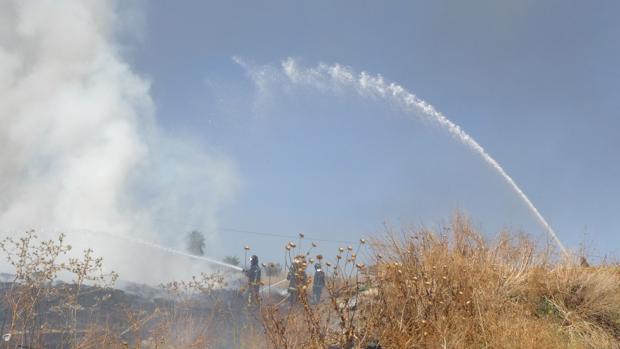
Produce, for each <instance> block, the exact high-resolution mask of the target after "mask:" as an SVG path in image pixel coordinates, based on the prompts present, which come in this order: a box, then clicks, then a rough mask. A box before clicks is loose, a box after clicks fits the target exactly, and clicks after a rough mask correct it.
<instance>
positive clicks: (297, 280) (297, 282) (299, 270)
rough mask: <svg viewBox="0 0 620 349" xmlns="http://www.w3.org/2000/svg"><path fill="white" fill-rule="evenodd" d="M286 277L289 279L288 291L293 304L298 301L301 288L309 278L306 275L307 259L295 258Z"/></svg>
mask: <svg viewBox="0 0 620 349" xmlns="http://www.w3.org/2000/svg"><path fill="white" fill-rule="evenodd" d="M286 279H287V280H289V284H288V292H289V301H290V303H291V304H295V303H297V301H298V300H299V297H300V292H299V291H300V289H301V287H303V286H304V285H305V284H306V282H307V279H308V276H307V275H306V262H305V259H302V258H295V260H294V261H293V264H292V265H291V268H290V269H289V272H288V275H287V276H286Z"/></svg>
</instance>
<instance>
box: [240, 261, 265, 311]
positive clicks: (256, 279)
mask: <svg viewBox="0 0 620 349" xmlns="http://www.w3.org/2000/svg"><path fill="white" fill-rule="evenodd" d="M243 272H244V273H245V276H246V277H247V278H248V298H247V300H248V305H256V304H258V296H259V293H260V285H261V281H260V276H261V270H260V267H259V266H258V257H257V256H252V257H251V258H250V269H248V270H244V271H243Z"/></svg>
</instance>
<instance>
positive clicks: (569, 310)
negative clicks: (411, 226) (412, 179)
mask: <svg viewBox="0 0 620 349" xmlns="http://www.w3.org/2000/svg"><path fill="white" fill-rule="evenodd" d="M370 245H371V248H370V251H368V256H367V257H368V259H369V260H372V262H371V263H370V264H371V265H370V267H368V268H366V269H365V272H357V271H354V272H352V273H349V274H347V275H346V276H345V278H344V279H343V277H342V274H343V272H342V270H347V269H346V268H347V267H350V265H352V264H353V263H355V261H353V263H351V262H350V261H349V260H346V256H343V257H341V258H338V259H337V261H341V260H346V262H345V263H344V264H343V265H340V266H337V267H334V268H332V270H331V275H330V278H331V280H332V282H331V283H329V282H328V286H327V289H328V294H329V306H328V305H325V304H324V305H321V306H308V305H307V304H304V305H303V307H301V308H299V309H292V310H287V309H273V308H272V309H270V310H269V309H267V311H266V316H265V326H266V328H267V329H268V332H271V333H270V336H269V338H271V342H272V344H273V346H274V347H276V348H330V347H334V348H365V347H367V346H370V347H372V346H373V345H375V346H376V343H379V344H380V345H381V347H382V348H567V347H570V348H618V347H620V346H619V343H620V333H619V331H620V277H619V273H618V269H617V268H616V267H615V266H597V267H594V268H585V267H578V266H575V265H576V263H574V262H573V260H572V259H570V258H559V257H557V256H554V255H553V254H552V253H551V252H550V251H549V249H548V248H547V249H545V250H539V249H537V248H536V245H535V244H534V242H533V241H532V240H530V239H528V238H527V237H525V236H514V235H510V234H500V235H499V236H498V237H497V238H496V239H494V240H491V241H489V240H486V239H484V238H483V237H482V236H481V235H480V234H478V233H477V232H476V231H475V230H474V229H472V227H471V225H470V224H469V222H468V221H467V219H466V218H464V217H462V216H460V215H457V216H456V217H455V218H454V219H453V222H452V225H451V226H450V227H449V228H448V229H445V230H444V231H442V232H441V233H437V232H433V231H430V230H425V229H422V230H418V231H413V232H408V233H404V234H400V235H397V234H393V233H388V235H387V237H386V238H384V239H380V240H377V241H373V242H372V243H371V244H370ZM340 253H341V252H340ZM348 256H349V257H350V254H349V255H348ZM336 263H338V262H336ZM346 263H350V265H348V266H347V264H346ZM356 264H359V263H356ZM348 270H351V269H348ZM345 274H346V273H345ZM343 305H346V306H343ZM311 323H315V324H316V325H314V326H313V325H311ZM317 326H318V328H317Z"/></svg>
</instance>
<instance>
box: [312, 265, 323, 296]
mask: <svg viewBox="0 0 620 349" xmlns="http://www.w3.org/2000/svg"><path fill="white" fill-rule="evenodd" d="M323 287H325V272H324V271H323V268H321V264H320V263H316V264H315V265H314V279H313V280H312V303H313V304H319V302H320V301H321V293H322V292H323Z"/></svg>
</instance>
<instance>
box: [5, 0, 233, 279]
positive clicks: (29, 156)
mask: <svg viewBox="0 0 620 349" xmlns="http://www.w3.org/2000/svg"><path fill="white" fill-rule="evenodd" d="M119 4H120V3H116V2H114V1H109V0H63V1H52V0H7V1H2V2H0V231H2V232H3V233H17V232H20V231H23V230H25V229H29V228H35V229H38V230H39V231H42V232H52V231H65V232H68V233H69V237H70V238H71V239H72V240H73V241H74V243H75V244H76V245H78V246H84V247H86V246H89V247H93V248H95V250H96V251H97V252H99V253H100V254H103V255H104V257H105V259H106V263H107V265H110V266H112V267H114V268H115V269H117V270H118V271H119V272H120V273H121V277H125V278H140V279H142V280H144V281H157V280H160V279H165V278H167V277H168V276H171V275H168V274H173V273H175V272H176V270H177V269H178V268H177V267H178V266H177V265H174V261H170V262H169V263H168V261H166V262H164V261H161V262H160V261H158V260H157V259H156V258H153V257H155V256H152V255H151V258H148V259H146V258H144V259H143V260H145V261H148V262H146V263H145V262H143V263H140V262H139V261H140V259H141V258H140V256H147V255H150V253H151V251H149V250H148V249H145V248H143V247H142V248H138V247H137V246H133V245H131V244H128V243H127V242H126V241H125V242H122V241H121V242H119V241H111V239H110V237H109V236H106V237H99V238H98V239H97V238H93V236H91V235H89V236H86V235H77V234H74V235H76V236H71V231H73V230H75V229H92V230H95V231H98V230H99V231H109V232H114V233H118V234H128V235H131V236H135V237H141V238H145V239H148V240H152V241H160V242H161V241H164V242H171V241H183V238H182V236H181V235H182V234H183V233H184V231H183V229H184V227H187V226H188V225H195V226H200V227H208V228H209V229H208V231H206V233H211V232H213V231H215V228H216V224H217V220H216V218H217V212H218V209H219V208H220V207H221V205H222V204H223V203H225V202H227V201H229V200H231V199H232V197H233V195H234V192H235V189H236V186H237V183H238V179H237V176H236V171H235V168H234V166H233V164H232V163H231V162H230V161H229V160H228V159H226V157H224V156H223V155H221V154H216V153H213V152H208V151H206V150H204V149H202V148H203V147H201V146H199V145H197V144H192V143H190V142H189V141H186V140H181V139H176V138H173V137H171V136H167V135H166V134H165V133H164V132H163V131H162V130H160V129H159V128H158V126H157V124H156V120H155V118H154V107H153V103H152V101H151V98H150V95H149V83H148V82H147V81H145V80H144V79H142V78H140V77H139V76H137V75H136V74H135V73H134V72H132V70H131V67H130V66H129V65H128V64H127V63H126V62H124V61H123V59H122V57H121V56H120V54H119V46H118V44H117V41H116V37H115V35H116V34H117V31H116V28H117V27H118V26H119V22H118V21H119V20H118V18H119V17H118V16H117V10H118V8H117V6H118V5H119ZM154 217H157V218H158V220H155V219H154ZM168 221H173V222H183V223H184V224H185V226H184V227H181V228H179V227H177V226H175V224H174V223H173V224H166V222H168ZM130 261H132V262H130ZM136 261H137V262H136ZM182 262H186V261H182ZM179 263H181V262H179ZM202 267H204V266H202ZM147 268H148V273H145V271H147V270H145V269H147ZM182 269H185V270H188V268H187V266H186V265H185V266H184V267H183V268H182Z"/></svg>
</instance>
